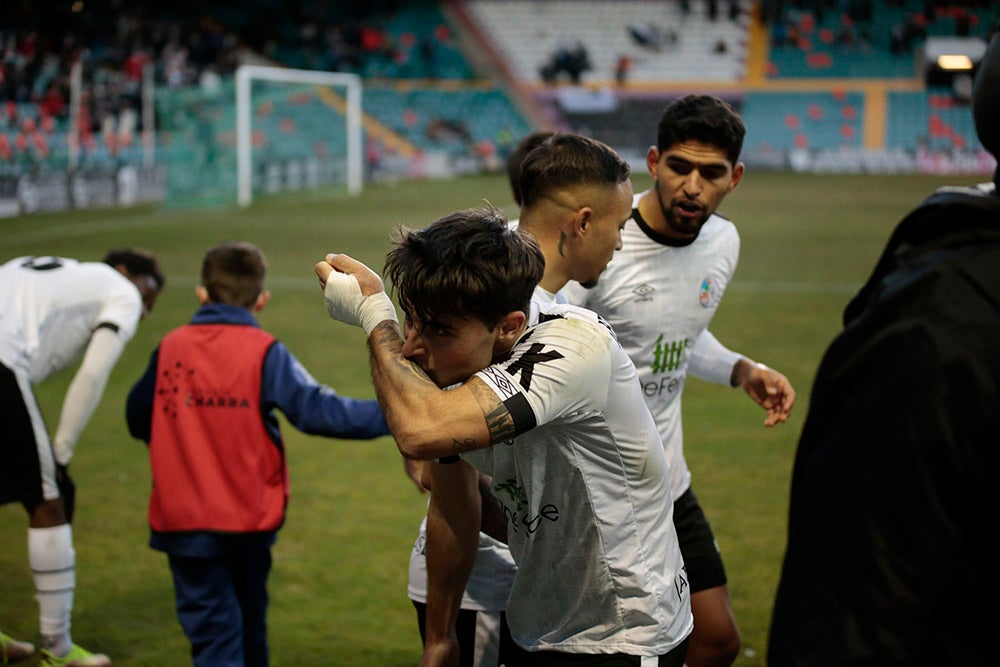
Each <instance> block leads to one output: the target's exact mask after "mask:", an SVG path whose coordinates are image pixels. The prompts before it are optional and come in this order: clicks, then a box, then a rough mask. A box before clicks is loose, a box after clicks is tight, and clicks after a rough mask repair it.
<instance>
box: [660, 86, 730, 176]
mask: <svg viewBox="0 0 1000 667" xmlns="http://www.w3.org/2000/svg"><path fill="white" fill-rule="evenodd" d="M745 135H746V127H745V126H744V125H743V120H742V119H741V118H740V115H739V114H738V113H736V110H735V109H733V107H731V106H730V105H729V104H727V103H726V102H724V101H723V100H720V99H719V98H718V97H713V96H712V95H687V96H685V97H682V98H680V99H678V100H674V101H673V102H671V103H670V104H669V105H667V108H666V109H664V110H663V114H662V115H661V116H660V123H659V126H658V127H657V130H656V148H657V149H658V150H659V151H660V152H661V153H662V152H664V151H668V150H670V149H671V148H673V147H674V146H676V145H677V144H682V143H684V142H686V141H699V142H701V143H703V144H707V145H709V146H715V147H716V148H718V149H720V150H722V151H723V152H724V153H725V154H726V158H727V159H728V160H729V161H730V162H731V163H732V164H734V165H735V164H736V163H737V162H738V161H739V159H740V151H742V150H743V137H744V136H745Z"/></svg>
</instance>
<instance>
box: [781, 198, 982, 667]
mask: <svg viewBox="0 0 1000 667" xmlns="http://www.w3.org/2000/svg"><path fill="white" fill-rule="evenodd" d="M998 532H1000V196H996V194H995V193H993V192H991V191H990V189H989V188H986V189H979V188H944V189H942V190H939V191H938V192H936V193H934V194H933V195H932V196H931V197H929V198H928V199H927V200H925V201H924V202H923V203H922V204H921V205H920V206H919V207H918V208H917V209H916V210H914V211H913V212H912V213H910V214H909V215H908V216H907V217H906V218H905V219H904V220H903V221H902V222H901V223H900V224H899V226H898V227H897V228H896V230H895V231H894V232H893V235H892V237H891V238H890V240H889V243H888V246H887V247H886V249H885V251H884V253H883V255H882V257H881V259H880V260H879V262H878V265H877V266H876V268H875V271H874V273H873V275H872V276H871V278H870V279H869V280H868V282H867V283H866V284H865V286H864V287H863V288H862V289H861V291H860V292H859V293H858V295H857V296H856V297H855V298H854V299H853V300H852V301H851V303H850V304H849V305H848V307H847V309H846V311H845V315H844V329H843V331H842V332H841V333H840V334H839V335H838V336H837V337H836V339H835V340H834V341H833V343H832V344H831V345H830V347H829V349H828V350H827V352H826V354H825V356H824V358H823V361H822V363H821V365H820V367H819V370H818V371H817V375H816V379H815V383H814V385H813V392H812V397H811V401H810V407H809V413H808V415H807V417H806V423H805V426H804V428H803V431H802V435H801V439H800V441H799V446H798V452H797V454H796V460H795V467H794V471H793V477H792V489H791V501H790V511H789V529H788V546H787V551H786V554H785V560H784V565H783V569H782V574H781V581H780V583H779V587H778V592H777V598H776V600H775V607H774V616H773V619H772V627H771V636H770V645H769V651H768V663H769V664H770V665H772V666H776V667H778V666H780V667H784V666H786V665H808V666H810V667H815V666H821V665H879V666H885V665H922V664H934V665H981V664H995V662H996V660H997V646H996V641H995V638H996V636H997V635H996V633H997V628H1000V576H998V575H1000V572H998V569H1000V568H998V565H1000V561H998V559H997V556H996V553H997V552H996V551H995V550H994V549H995V546H994V545H996V544H998V543H1000V539H998V537H1000V536H998Z"/></svg>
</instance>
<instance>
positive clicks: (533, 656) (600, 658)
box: [506, 639, 688, 667]
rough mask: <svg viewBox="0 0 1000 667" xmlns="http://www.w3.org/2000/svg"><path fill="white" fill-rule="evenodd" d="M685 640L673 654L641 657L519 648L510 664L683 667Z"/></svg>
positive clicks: (512, 666) (511, 666)
mask: <svg viewBox="0 0 1000 667" xmlns="http://www.w3.org/2000/svg"><path fill="white" fill-rule="evenodd" d="M687 645H688V640H687V639H685V640H684V641H683V642H681V643H680V644H679V645H677V646H676V647H674V649H673V650H671V651H670V652H669V653H666V654H664V655H661V656H651V657H645V658H644V657H641V656H638V655H627V654H625V653H599V654H592V653H562V652H559V651H537V652H529V651H525V650H524V649H522V648H520V647H518V649H517V651H518V652H517V653H516V654H515V655H514V656H512V657H513V659H512V660H511V661H510V662H508V663H506V667H515V666H516V667H683V666H684V659H685V658H686V657H687Z"/></svg>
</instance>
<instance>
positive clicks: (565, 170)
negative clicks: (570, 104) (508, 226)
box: [518, 132, 631, 206]
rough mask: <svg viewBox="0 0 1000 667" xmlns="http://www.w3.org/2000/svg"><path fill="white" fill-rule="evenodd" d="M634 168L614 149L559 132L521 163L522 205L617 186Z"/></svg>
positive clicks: (520, 185)
mask: <svg viewBox="0 0 1000 667" xmlns="http://www.w3.org/2000/svg"><path fill="white" fill-rule="evenodd" d="M630 173H631V168H630V167H629V165H628V162H626V161H625V160H623V159H622V158H621V157H620V156H619V155H618V153H616V152H615V151H614V149H613V148H611V147H610V146H608V145H607V144H605V143H602V142H600V141H598V140H596V139H591V138H589V137H584V136H582V135H579V134H569V133H565V132H556V133H555V134H553V135H552V136H551V137H549V138H548V139H546V140H545V141H543V142H542V143H541V144H539V145H538V146H537V147H536V148H534V149H533V150H532V151H531V152H530V153H528V154H527V155H526V156H525V158H524V160H523V161H522V162H521V177H520V179H519V180H518V189H519V190H520V194H521V205H522V206H531V205H532V204H534V203H535V202H537V201H539V200H540V199H543V198H544V197H546V196H548V195H549V194H551V193H553V192H555V191H557V190H563V189H565V188H567V187H572V186H577V185H598V186H606V187H614V186H617V185H618V184H619V183H623V182H624V181H626V180H628V177H629V174H630Z"/></svg>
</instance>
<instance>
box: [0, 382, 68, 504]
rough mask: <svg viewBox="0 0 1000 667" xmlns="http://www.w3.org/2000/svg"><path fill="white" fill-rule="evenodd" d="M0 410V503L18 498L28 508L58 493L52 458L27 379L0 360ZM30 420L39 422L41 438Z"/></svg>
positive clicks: (40, 417) (14, 500) (50, 448)
mask: <svg viewBox="0 0 1000 667" xmlns="http://www.w3.org/2000/svg"><path fill="white" fill-rule="evenodd" d="M22 386H23V387H24V389H22ZM0 410H2V412H3V429H4V434H3V437H2V438H0V460H2V461H3V465H0V505H6V504H7V503H12V502H20V503H21V504H23V505H24V506H25V508H26V509H28V510H29V511H30V510H31V509H32V508H34V507H35V506H36V505H38V504H39V503H41V502H42V501H44V500H51V499H52V498H55V497H57V496H58V490H57V489H56V485H55V462H54V459H53V455H52V446H51V444H50V443H49V440H48V435H47V434H46V433H45V430H44V425H42V421H41V420H42V415H41V411H40V410H39V408H38V404H37V403H36V402H35V396H34V394H33V393H31V388H30V385H28V383H27V380H23V381H22V382H21V383H19V382H18V378H17V376H16V375H15V374H14V371H12V370H11V369H9V368H7V366H5V365H4V364H0ZM33 418H34V422H33ZM33 424H39V425H40V426H39V428H40V429H41V431H42V433H41V436H42V438H44V439H43V441H42V442H39V440H40V439H42V438H39V437H38V436H37V435H36V431H35V427H34V425H33ZM43 471H44V475H45V476H46V478H47V479H48V482H49V484H48V485H46V486H48V487H49V489H50V494H49V495H50V497H49V498H46V497H45V492H44V491H43V483H42V480H43ZM53 493H54V494H55V495H52V494H53Z"/></svg>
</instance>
